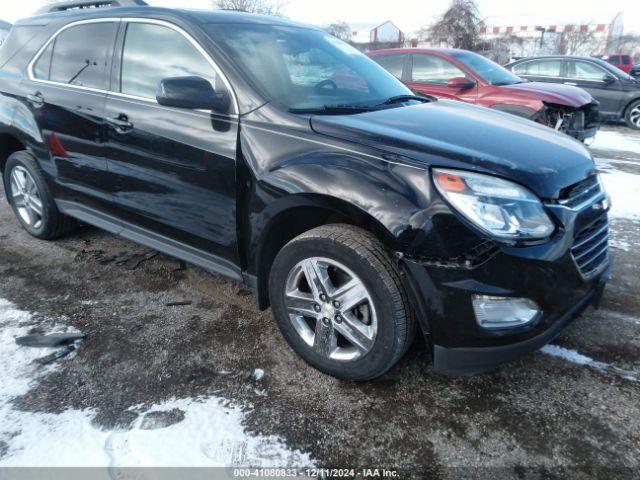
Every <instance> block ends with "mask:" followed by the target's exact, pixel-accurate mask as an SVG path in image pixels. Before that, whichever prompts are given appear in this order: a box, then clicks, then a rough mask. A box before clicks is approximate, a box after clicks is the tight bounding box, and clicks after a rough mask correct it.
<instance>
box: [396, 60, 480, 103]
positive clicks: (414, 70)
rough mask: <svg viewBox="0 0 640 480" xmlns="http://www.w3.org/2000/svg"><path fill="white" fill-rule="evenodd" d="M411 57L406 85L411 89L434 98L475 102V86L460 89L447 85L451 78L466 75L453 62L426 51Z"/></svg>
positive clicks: (476, 90) (476, 91) (476, 88)
mask: <svg viewBox="0 0 640 480" xmlns="http://www.w3.org/2000/svg"><path fill="white" fill-rule="evenodd" d="M411 57H412V62H411V77H410V79H409V81H407V86H408V87H409V88H410V89H411V90H414V91H416V92H419V93H423V94H425V95H433V96H434V97H436V98H447V99H451V100H461V101H463V102H468V103H476V101H477V99H478V87H477V86H476V87H474V88H468V89H465V90H461V89H459V88H452V87H449V86H448V85H447V83H448V82H449V80H451V79H452V78H459V77H468V76H467V75H466V74H465V73H464V72H463V71H462V70H460V69H459V68H458V67H457V66H455V65H454V64H453V63H451V62H449V61H448V60H446V59H444V58H442V57H439V56H437V55H430V54H427V53H414V54H413V55H411Z"/></svg>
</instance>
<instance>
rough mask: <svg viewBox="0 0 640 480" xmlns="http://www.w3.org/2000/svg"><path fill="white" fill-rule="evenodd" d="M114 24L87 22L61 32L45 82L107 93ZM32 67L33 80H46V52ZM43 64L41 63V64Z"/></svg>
mask: <svg viewBox="0 0 640 480" xmlns="http://www.w3.org/2000/svg"><path fill="white" fill-rule="evenodd" d="M115 34H116V24H115V23H106V22H105V23H88V24H83V25H76V26H74V27H70V28H68V29H66V30H64V31H63V32H62V33H60V35H58V36H57V37H56V38H55V40H54V42H52V44H51V45H50V47H52V48H53V52H52V55H51V53H49V55H51V59H50V62H51V64H50V66H49V68H48V71H49V75H48V79H49V80H51V81H52V82H58V83H66V84H70V85H78V86H82V87H89V88H97V89H100V90H106V89H107V87H108V85H109V82H108V70H107V67H108V66H109V60H110V58H111V52H112V48H113V43H114V41H115ZM48 49H49V47H48V48H47V49H46V50H45V51H44V52H43V56H42V57H40V58H39V59H38V61H37V63H36V65H35V68H34V74H35V75H36V78H41V79H47V75H46V71H47V59H46V55H47V50H48ZM41 62H42V64H41Z"/></svg>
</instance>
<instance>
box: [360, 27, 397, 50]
mask: <svg viewBox="0 0 640 480" xmlns="http://www.w3.org/2000/svg"><path fill="white" fill-rule="evenodd" d="M350 27H351V30H352V31H351V42H352V43H355V44H357V45H358V46H361V47H362V48H363V49H369V48H379V47H380V46H402V45H403V44H404V33H403V32H402V30H400V29H399V28H398V27H397V26H396V24H395V23H393V22H392V21H386V22H383V23H353V24H350Z"/></svg>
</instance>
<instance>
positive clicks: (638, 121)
mask: <svg viewBox="0 0 640 480" xmlns="http://www.w3.org/2000/svg"><path fill="white" fill-rule="evenodd" d="M629 120H631V123H633V124H634V125H635V126H636V127H640V105H638V106H637V107H635V108H634V109H633V110H631V113H630V114H629Z"/></svg>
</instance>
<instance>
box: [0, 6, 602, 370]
mask: <svg viewBox="0 0 640 480" xmlns="http://www.w3.org/2000/svg"><path fill="white" fill-rule="evenodd" d="M117 3H118V4H128V5H131V4H133V5H134V7H133V8H110V7H108V5H110V4H109V3H107V2H105V1H104V0H97V1H96V2H94V3H90V2H88V1H87V0H82V1H79V2H66V3H56V4H51V5H47V6H46V7H44V10H43V12H42V14H41V15H38V16H35V17H32V18H29V19H25V20H21V21H19V22H17V23H16V25H15V26H14V28H13V29H12V31H11V33H10V34H9V37H7V41H6V42H5V44H4V45H3V46H2V48H0V112H3V115H0V170H1V171H2V174H3V179H4V187H5V192H6V194H7V199H8V201H9V204H10V205H11V208H12V209H13V212H14V214H15V216H16V218H17V221H18V222H19V223H20V224H21V225H22V227H23V228H24V229H25V230H26V231H27V232H28V233H29V234H31V235H33V236H34V237H36V238H40V239H45V240H52V239H55V238H58V237H60V236H62V235H64V234H65V233H68V232H70V231H71V230H72V229H73V227H74V226H75V224H76V222H77V221H80V222H82V223H85V224H91V225H95V226H98V227H100V228H103V229H105V230H107V231H110V232H112V233H114V234H118V235H121V236H123V237H125V238H127V239H129V240H133V241H135V242H138V243H140V244H143V245H146V246H148V247H150V248H153V249H155V250H158V251H162V252H165V253H167V254H170V255H173V256H175V257H177V258H180V259H182V260H184V261H188V262H190V263H193V264H196V265H198V266H200V267H202V268H203V269H205V270H208V271H210V272H213V273H217V274H221V275H225V276H227V277H229V278H231V279H233V280H236V281H238V282H244V283H245V284H246V285H248V286H250V287H252V288H253V289H254V290H255V292H256V298H257V302H258V305H259V307H260V308H262V309H266V308H267V307H269V306H271V307H272V311H273V314H274V316H275V320H276V323H277V324H278V326H279V327H280V329H281V331H282V334H283V336H284V338H285V339H286V341H287V342H288V343H289V345H290V346H291V347H292V348H293V350H295V351H296V352H297V353H298V354H299V355H300V356H301V357H302V358H303V359H304V360H305V361H307V362H308V363H309V364H310V365H313V366H314V367H316V368H318V369H319V370H321V371H323V372H326V373H328V374H331V375H334V376H336V377H338V378H342V379H348V380H367V379H371V378H375V377H377V376H380V375H382V374H384V373H385V372H387V371H388V370H389V369H390V368H391V367H392V366H393V365H394V364H395V363H396V362H397V361H398V360H399V359H400V358H401V357H402V356H403V354H404V353H405V352H406V351H407V349H408V348H409V346H410V345H411V342H412V339H413V337H414V335H415V333H416V331H418V330H417V328H418V327H419V328H420V331H421V332H422V333H423V334H424V338H425V341H426V343H427V344H428V346H429V349H430V352H431V355H432V356H433V362H434V368H435V370H436V371H438V372H441V373H449V374H461V373H474V372H482V371H486V370H488V369H491V368H493V367H495V366H497V365H498V364H500V363H502V362H505V361H509V360H512V359H515V358H516V357H518V356H520V355H522V354H524V353H526V352H528V351H530V350H533V349H536V348H539V347H540V346H542V345H544V344H545V343H547V342H548V341H550V340H551V339H553V338H555V337H556V336H557V335H558V334H559V333H560V332H561V331H562V330H563V329H564V328H565V327H566V326H567V325H568V324H569V323H570V322H571V321H572V319H574V318H575V317H576V316H577V315H579V314H580V312H581V311H582V310H584V309H585V308H587V307H588V306H589V305H591V304H595V305H597V304H598V302H599V300H600V297H601V295H602V292H603V288H604V283H605V281H606V280H607V278H608V271H609V269H610V263H611V262H610V257H609V243H608V216H607V211H608V209H609V203H608V198H607V194H606V192H605V191H604V189H603V187H602V184H601V182H600V180H599V177H598V174H597V171H596V170H597V169H596V165H595V164H594V161H593V159H592V157H591V154H590V153H589V151H588V150H587V149H586V148H585V147H584V146H583V145H581V144H579V143H578V142H576V141H574V140H573V139H571V138H569V137H567V136H566V135H563V134H560V133H558V132H555V131H553V130H551V129H549V128H546V127H544V126H542V125H538V124H535V123H533V122H530V121H528V120H524V119H522V118H518V117H516V116H513V115H505V114H503V113H500V112H496V111H492V110H490V109H487V108H480V107H476V106H474V105H467V104H464V103H462V102H457V101H447V100H442V101H437V100H433V99H429V98H425V97H417V96H415V95H413V94H412V92H411V91H410V90H409V89H408V88H407V87H406V86H405V85H403V84H402V82H400V81H398V80H397V79H396V78H394V77H393V76H392V75H389V73H387V72H386V71H385V70H384V69H383V68H381V67H380V66H379V65H377V64H376V63H375V62H373V61H371V60H370V59H369V58H367V57H366V56H364V55H363V54H361V53H360V52H359V51H358V50H356V49H355V48H353V47H351V46H350V45H348V44H347V43H344V42H343V41H341V40H339V39H337V38H336V37H334V36H331V35H329V34H328V33H327V32H325V31H323V30H322V29H319V28H313V27H306V26H303V25H300V24H297V23H293V22H290V21H288V20H285V19H281V18H272V17H265V16H261V15H251V14H245V13H240V12H231V11H221V10H203V11H197V10H180V9H164V8H154V7H147V6H139V4H140V3H141V0H135V1H126V2H125V0H118V2H117ZM80 6H91V7H93V8H85V9H78V8H77V7H80ZM67 9H68V10H67ZM7 112H10V114H6V113H7ZM27 247H28V245H25V252H26V251H27ZM25 254H27V253H25ZM33 254H34V255H37V250H36V251H35V252H34V253H33ZM141 308H144V306H141ZM222 328H228V329H233V328H237V331H235V332H234V333H233V334H235V335H243V334H246V332H245V331H243V330H242V325H241V324H239V325H224V326H222ZM264 328H265V329H269V328H273V326H271V325H265V326H264ZM270 348H274V349H275V348H280V345H275V344H274V345H271V346H270Z"/></svg>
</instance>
